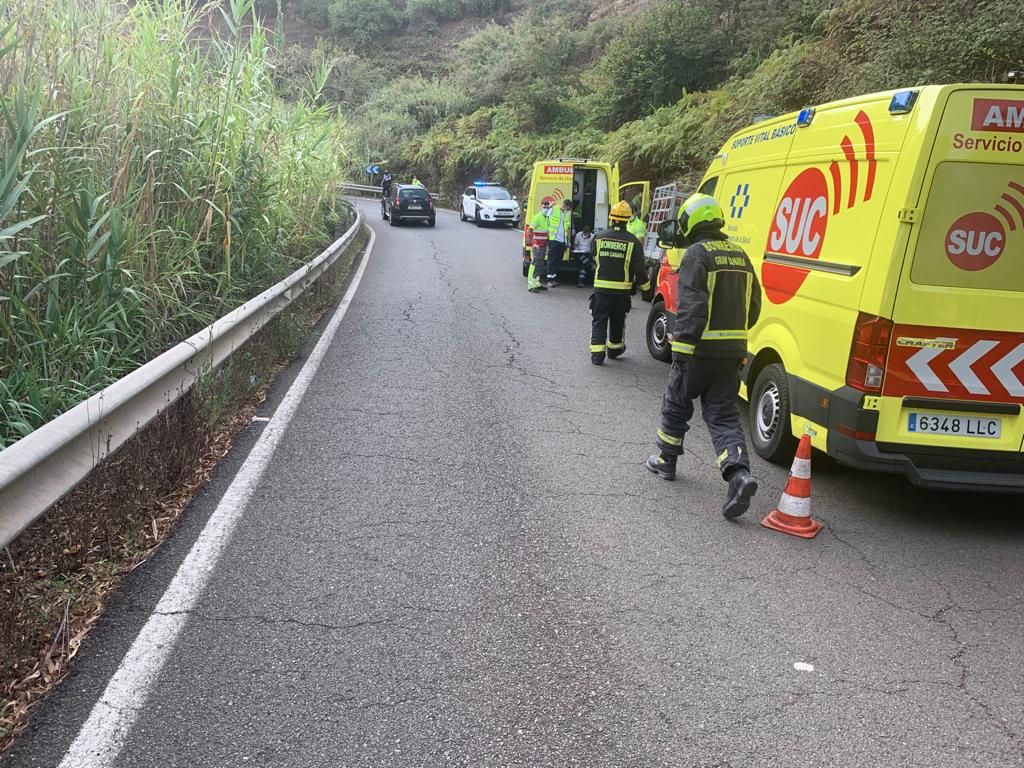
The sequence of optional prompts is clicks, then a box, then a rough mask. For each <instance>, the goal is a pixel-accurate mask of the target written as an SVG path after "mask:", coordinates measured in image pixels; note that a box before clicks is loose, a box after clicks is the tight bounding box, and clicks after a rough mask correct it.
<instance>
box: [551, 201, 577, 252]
mask: <svg viewBox="0 0 1024 768" xmlns="http://www.w3.org/2000/svg"><path fill="white" fill-rule="evenodd" d="M563 219H564V221H565V226H564V227H563V229H562V232H563V237H565V240H564V242H565V244H566V245H570V244H571V243H572V212H571V211H563V210H562V209H561V207H555V208H552V209H551V215H550V216H549V217H548V235H550V237H551V239H552V240H554V239H555V234H556V233H557V232H558V227H559V225H560V224H562V221H563Z"/></svg>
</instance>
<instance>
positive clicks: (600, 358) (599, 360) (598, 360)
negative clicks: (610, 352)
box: [590, 352, 604, 365]
mask: <svg viewBox="0 0 1024 768" xmlns="http://www.w3.org/2000/svg"><path fill="white" fill-rule="evenodd" d="M590 362H592V363H593V364H594V365H604V355H603V354H597V353H596V352H591V353H590Z"/></svg>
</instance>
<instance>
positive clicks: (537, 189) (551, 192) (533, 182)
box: [523, 157, 651, 277]
mask: <svg viewBox="0 0 1024 768" xmlns="http://www.w3.org/2000/svg"><path fill="white" fill-rule="evenodd" d="M566 199H569V200H572V201H573V228H574V230H575V231H580V230H582V229H583V227H584V225H589V226H590V228H591V230H592V231H594V232H597V231H598V230H601V229H605V228H606V227H607V226H608V212H609V211H611V209H612V206H613V205H615V203H617V202H619V200H625V201H626V202H628V203H629V204H630V205H631V206H633V207H634V208H635V207H636V206H637V205H639V206H640V207H641V208H642V211H643V212H644V213H646V212H647V210H648V209H649V208H650V204H651V183H650V182H649V181H633V182H629V183H627V184H620V183H619V166H618V165H617V164H613V163H605V162H601V161H599V160H583V159H578V158H564V157H562V158H556V159H554V160H538V161H537V162H535V163H534V164H533V173H532V175H531V176H530V192H529V194H528V195H527V198H526V211H525V214H524V217H523V221H524V222H525V226H524V227H523V277H526V275H527V273H528V271H529V266H530V259H531V257H532V253H531V248H530V237H531V235H530V222H531V221H532V220H533V217H534V215H535V214H536V213H537V212H538V211H540V206H541V203H542V202H543V201H545V200H547V201H548V202H550V203H551V204H552V205H555V206H560V205H561V204H562V201H563V200H566ZM571 258H572V249H571V248H567V249H566V252H565V255H564V257H563V265H564V266H565V268H568V267H569V265H570V261H571Z"/></svg>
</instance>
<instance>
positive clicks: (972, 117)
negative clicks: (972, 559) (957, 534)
mask: <svg viewBox="0 0 1024 768" xmlns="http://www.w3.org/2000/svg"><path fill="white" fill-rule="evenodd" d="M700 189H701V191H703V192H706V193H709V194H713V195H714V196H715V197H716V199H717V200H718V201H719V202H720V203H721V205H722V207H723V209H724V211H725V216H726V229H727V232H728V235H729V236H730V237H731V238H732V239H733V240H735V241H736V242H738V243H740V244H742V245H743V246H744V248H746V249H747V252H748V253H749V254H750V256H751V258H752V260H753V261H754V265H755V267H756V269H757V271H758V274H759V276H760V278H761V282H762V285H763V291H764V302H763V306H764V309H763V312H762V315H761V319H760V321H759V322H758V324H757V326H756V327H755V328H754V329H753V331H752V333H751V334H750V340H749V347H750V354H749V356H748V358H747V361H746V363H745V366H744V376H743V382H744V383H743V387H742V392H741V394H743V395H744V396H745V397H746V398H747V400H748V402H749V405H750V421H751V440H752V443H753V445H754V447H755V448H756V450H757V452H758V453H759V454H760V455H761V456H763V457H765V458H767V459H769V460H774V461H789V460H790V459H791V458H792V456H793V453H792V449H793V442H794V438H795V437H796V436H799V435H801V434H803V433H804V432H808V433H809V434H810V435H811V437H812V441H813V444H814V446H815V448H818V449H819V450H822V451H826V452H827V453H828V454H829V455H830V456H833V457H835V458H836V459H838V460H839V461H841V462H843V463H845V464H849V465H852V466H856V467H861V468H865V469H871V470H878V471H884V472H897V473H903V474H905V475H906V476H907V477H909V478H910V480H911V481H912V482H914V483H916V484H918V485H921V486H926V487H942V488H951V489H977V490H993V491H1016V492H1024V458H1022V448H1024V415H1022V412H1021V410H1022V406H1024V87H1021V86H1013V85H1007V86H999V85H983V84H979V85H948V86H927V87H921V88H914V89H910V90H901V91H890V92H886V93H878V94H872V95H868V96H861V97H857V98H852V99H847V100H845V101H839V102H834V103H830V104H825V105H821V106H818V107H815V108H809V109H805V110H803V111H802V112H800V113H798V114H790V115H786V116H783V117H779V118H775V119H772V120H770V121H767V122H762V123H759V124H756V125H754V126H752V127H750V128H747V129H745V130H743V131H740V132H739V133H737V134H735V135H734V136H733V137H732V138H730V139H729V141H728V142H727V143H726V144H725V146H723V147H722V149H721V151H720V153H719V154H718V155H717V156H716V157H715V159H714V161H713V163H712V165H711V167H710V169H709V170H708V172H707V174H706V175H705V176H704V179H703V181H702V183H701V187H700Z"/></svg>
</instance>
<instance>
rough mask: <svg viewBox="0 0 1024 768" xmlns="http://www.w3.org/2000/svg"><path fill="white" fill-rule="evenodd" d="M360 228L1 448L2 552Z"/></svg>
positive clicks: (314, 275) (312, 277) (319, 270)
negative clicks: (282, 277) (52, 418)
mask: <svg viewBox="0 0 1024 768" xmlns="http://www.w3.org/2000/svg"><path fill="white" fill-rule="evenodd" d="M352 207H353V208H354V206H352ZM362 223H363V216H362V214H361V213H360V212H359V211H358V209H356V221H355V223H354V224H353V225H352V226H351V227H350V228H349V229H348V231H346V232H345V234H344V235H342V236H341V237H339V238H338V239H337V240H336V241H335V242H334V243H332V244H331V245H330V247H328V248H327V249H326V250H325V251H324V252H323V253H321V254H320V255H319V256H317V257H316V258H315V259H313V261H311V262H310V263H309V264H306V265H305V266H303V267H301V268H299V269H297V270H296V271H295V272H293V273H292V274H291V275H289V276H288V277H286V278H285V279H284V280H282V281H281V282H279V283H277V284H276V285H274V286H271V287H270V288H268V289H267V290H265V291H264V292H263V293H261V294H260V295H259V296H257V297H255V298H253V299H250V300H249V301H247V302H246V303H245V304H242V305H241V306H240V307H238V308H236V309H234V310H232V311H231V312H229V313H228V314H227V315H225V316H224V317H222V318H220V319H219V320H217V321H216V322H214V323H213V325H210V326H208V327H207V328H204V329H203V330H201V331H200V332H199V333H197V334H195V335H194V336H192V337H191V338H189V339H186V340H185V341H183V342H181V343H180V344H177V345H175V346H174V347H172V348H171V349H169V350H168V351H167V352H164V353H163V354H162V355H160V356H159V357H157V358H155V359H154V360H150V361H149V362H148V363H146V364H145V365H143V366H141V367H140V368H137V369H136V370H134V371H132V372H131V373H129V374H128V375H127V376H125V377H124V378H122V379H119V380H117V381H115V382H114V383H113V384H111V385H110V386H109V387H107V388H106V389H103V390H102V391H100V392H97V393H96V394H95V395H93V396H92V397H90V398H89V399H88V400H86V401H85V402H82V403H79V404H78V405H76V406H75V407H74V408H72V409H71V410H69V411H67V412H66V413H63V414H61V415H60V416H58V417H57V418H55V419H54V420H53V421H50V422H48V423H46V424H44V425H43V426H41V427H40V428H39V429H37V430H35V431H34V432H32V433H30V434H28V435H26V436H25V437H23V438H22V439H21V440H19V441H18V442H16V443H14V444H13V445H11V446H9V447H8V448H6V449H5V450H3V451H0V547H2V546H6V545H7V544H9V543H10V542H11V541H12V540H13V539H14V538H15V537H17V536H18V534H20V533H21V532H22V531H23V530H24V529H25V528H27V527H28V526H29V525H31V524H32V523H33V522H35V520H37V519H38V518H39V517H41V516H42V515H43V513H44V512H46V510H48V509H49V508H50V507H51V506H53V504H55V503H56V502H57V501H59V500H60V499H61V498H62V497H63V496H64V495H65V494H67V493H68V492H69V491H71V490H72V489H73V488H74V487H75V486H77V485H78V484H79V483H80V482H81V481H82V480H84V479H85V477H86V476H87V475H88V474H89V473H90V472H92V471H93V469H95V468H96V466H97V465H98V464H99V463H100V462H101V461H103V460H104V459H105V458H106V457H107V456H109V455H110V454H112V453H114V451H116V450H117V449H118V448H120V447H121V446H122V445H124V444H125V443H126V442H128V441H129V440H130V439H131V438H132V437H134V436H135V435H136V434H138V433H139V432H140V431H141V430H142V429H143V428H144V427H145V426H146V425H147V424H149V423H150V422H151V421H152V420H153V419H155V418H156V417H157V416H159V415H160V414H161V413H162V412H163V411H164V410H166V409H167V408H168V407H169V406H170V405H171V404H173V403H174V402H176V401H177V400H178V399H179V398H181V397H182V395H184V394H185V393H186V392H188V391H189V390H190V389H191V388H192V386H193V385H194V384H195V383H196V382H197V381H198V380H199V377H200V375H201V374H202V373H203V372H204V371H207V370H210V369H211V368H215V367H216V366H218V365H220V364H221V363H222V362H223V361H224V360H226V359H227V358H228V357H230V356H231V355H232V354H233V353H234V352H235V350H237V349H238V348H239V347H241V346H242V345H243V344H244V343H245V342H246V341H247V340H248V339H249V338H250V337H252V336H253V335H254V334H255V333H256V332H257V331H259V330H260V329H261V328H262V327H263V326H264V325H266V324H267V323H268V322H269V321H270V320H271V319H273V318H274V316H276V315H277V314H278V313H279V312H280V311H281V310H283V309H284V308H285V307H287V306H288V305H289V304H291V303H292V301H293V300H294V299H295V298H296V297H297V296H298V295H299V294H301V293H302V292H303V291H304V290H305V289H306V288H307V287H308V286H309V285H311V284H312V283H314V282H316V280H317V279H318V278H319V277H320V276H321V275H322V274H323V273H324V272H325V271H326V270H327V269H328V268H329V267H330V266H331V265H332V264H333V263H334V262H335V261H336V260H337V258H338V255H339V254H340V253H341V252H342V251H343V250H344V249H345V247H346V246H347V245H348V244H349V243H351V242H352V240H353V239H354V238H355V236H356V233H358V232H359V228H360V227H361V226H362Z"/></svg>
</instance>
